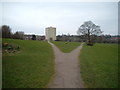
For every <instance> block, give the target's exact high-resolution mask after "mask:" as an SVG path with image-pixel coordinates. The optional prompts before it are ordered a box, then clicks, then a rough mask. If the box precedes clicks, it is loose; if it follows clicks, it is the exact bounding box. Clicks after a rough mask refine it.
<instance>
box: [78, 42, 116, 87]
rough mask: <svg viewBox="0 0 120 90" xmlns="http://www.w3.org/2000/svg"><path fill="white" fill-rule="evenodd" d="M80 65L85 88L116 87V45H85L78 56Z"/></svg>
mask: <svg viewBox="0 0 120 90" xmlns="http://www.w3.org/2000/svg"><path fill="white" fill-rule="evenodd" d="M80 64H81V73H82V77H83V81H84V83H85V87H87V88H116V87H118V45H117V44H95V46H86V45H85V46H84V47H83V49H82V51H81V54H80Z"/></svg>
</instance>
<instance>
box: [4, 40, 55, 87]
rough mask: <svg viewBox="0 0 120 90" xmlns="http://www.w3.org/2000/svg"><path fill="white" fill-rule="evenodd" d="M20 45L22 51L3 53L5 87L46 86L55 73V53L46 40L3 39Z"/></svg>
mask: <svg viewBox="0 0 120 90" xmlns="http://www.w3.org/2000/svg"><path fill="white" fill-rule="evenodd" d="M3 42H7V43H12V44H16V45H19V46H20V52H17V53H15V54H13V53H12V54H3V58H2V87H3V88H44V87H46V86H47V84H48V83H49V80H50V78H51V76H52V75H53V73H54V54H53V50H52V47H51V45H49V44H48V43H47V42H45V41H32V40H15V39H14V40H13V39H3Z"/></svg>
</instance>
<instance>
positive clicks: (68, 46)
mask: <svg viewBox="0 0 120 90" xmlns="http://www.w3.org/2000/svg"><path fill="white" fill-rule="evenodd" d="M52 43H54V44H55V45H56V46H57V47H58V48H59V49H60V50H61V51H62V52H64V53H69V52H71V51H72V50H74V49H75V48H77V47H78V46H80V44H81V43H80V42H61V41H54V42H52Z"/></svg>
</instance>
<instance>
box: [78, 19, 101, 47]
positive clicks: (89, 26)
mask: <svg viewBox="0 0 120 90" xmlns="http://www.w3.org/2000/svg"><path fill="white" fill-rule="evenodd" d="M101 33H102V31H101V29H100V26H98V25H95V24H94V23H93V22H92V21H86V22H84V23H83V24H82V25H81V26H80V27H79V28H78V31H77V34H79V35H85V36H87V44H88V45H93V43H92V40H91V36H92V35H100V34H101Z"/></svg>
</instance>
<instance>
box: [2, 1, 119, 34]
mask: <svg viewBox="0 0 120 90" xmlns="http://www.w3.org/2000/svg"><path fill="white" fill-rule="evenodd" d="M89 20H91V21H92V22H93V23H95V24H96V25H100V26H101V30H102V31H104V34H111V35H115V34H118V3H117V2H41V3H40V2H39V3H33V2H22V3H20V2H16V3H15V2H3V3H2V21H3V22H2V24H3V25H9V26H10V27H11V29H12V32H16V31H24V32H25V33H26V34H39V35H44V34H45V28H46V27H49V26H53V27H56V30H57V35H59V34H60V35H61V34H68V33H69V34H71V35H76V34H77V33H76V31H77V30H78V27H79V26H80V25H81V24H83V22H84V21H89Z"/></svg>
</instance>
